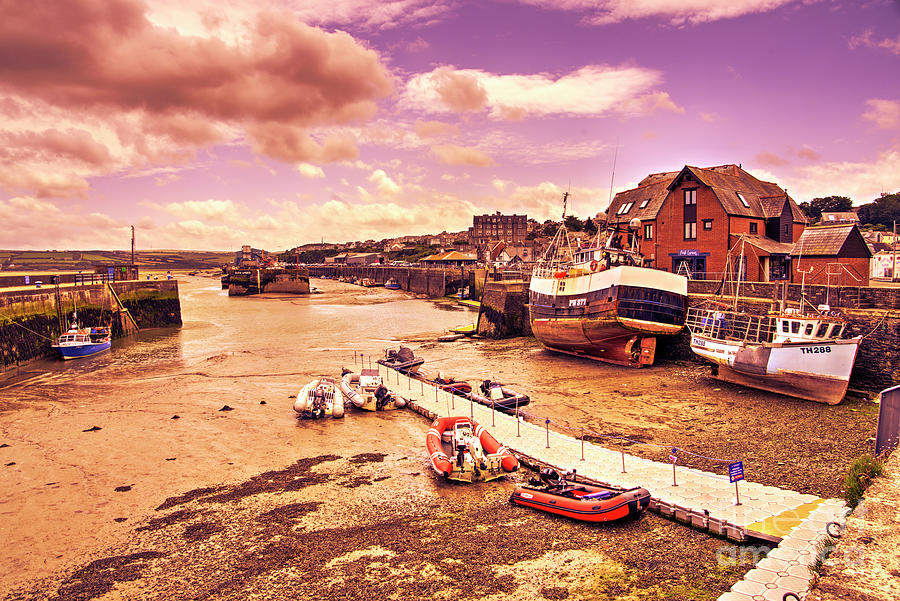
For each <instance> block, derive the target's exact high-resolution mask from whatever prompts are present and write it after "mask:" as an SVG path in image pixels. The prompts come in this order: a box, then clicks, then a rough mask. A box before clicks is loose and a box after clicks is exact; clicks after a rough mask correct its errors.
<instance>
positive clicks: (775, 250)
mask: <svg viewBox="0 0 900 601" xmlns="http://www.w3.org/2000/svg"><path fill="white" fill-rule="evenodd" d="M741 238H743V239H744V241H746V243H747V244H749V245H751V246H755V247H756V248H758V249H760V250H761V251H763V252H765V253H766V254H769V255H789V254H791V252H792V251H793V249H794V244H793V243H791V242H777V241H775V240H772V239H771V238H766V237H765V236H760V235H759V234H731V247H732V248H733V247H734V246H735V245H737V244H739V243H740V241H741Z"/></svg>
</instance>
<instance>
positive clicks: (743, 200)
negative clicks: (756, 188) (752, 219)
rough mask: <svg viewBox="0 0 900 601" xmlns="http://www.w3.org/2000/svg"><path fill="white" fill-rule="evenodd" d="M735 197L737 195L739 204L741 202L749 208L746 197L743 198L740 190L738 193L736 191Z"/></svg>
mask: <svg viewBox="0 0 900 601" xmlns="http://www.w3.org/2000/svg"><path fill="white" fill-rule="evenodd" d="M737 197H738V200H740V201H741V204H742V205H744V206H745V207H747V208H748V209H749V208H750V203H749V202H747V199H746V198H744V195H743V194H741V193H740V192H738V193H737Z"/></svg>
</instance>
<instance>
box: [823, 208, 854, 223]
mask: <svg viewBox="0 0 900 601" xmlns="http://www.w3.org/2000/svg"><path fill="white" fill-rule="evenodd" d="M831 222H835V223H841V222H844V223H859V216H858V215H857V214H856V213H854V212H852V211H847V212H840V211H823V212H822V223H831Z"/></svg>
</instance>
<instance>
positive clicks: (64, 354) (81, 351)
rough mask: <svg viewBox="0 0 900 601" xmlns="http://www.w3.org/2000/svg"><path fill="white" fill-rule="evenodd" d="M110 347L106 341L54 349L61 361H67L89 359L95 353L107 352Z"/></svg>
mask: <svg viewBox="0 0 900 601" xmlns="http://www.w3.org/2000/svg"><path fill="white" fill-rule="evenodd" d="M111 346H112V342H110V341H108V340H107V341H106V342H98V343H91V344H80V345H72V346H55V347H54V348H55V349H56V350H57V351H59V355H60V357H61V358H62V359H63V360H69V359H81V358H83V357H90V356H91V355H96V354H97V353H102V352H103V351H108V350H109V349H110V347H111Z"/></svg>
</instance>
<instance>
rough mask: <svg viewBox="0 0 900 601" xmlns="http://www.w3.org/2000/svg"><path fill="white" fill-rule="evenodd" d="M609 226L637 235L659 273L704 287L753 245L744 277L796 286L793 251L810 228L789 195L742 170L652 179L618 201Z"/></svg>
mask: <svg viewBox="0 0 900 601" xmlns="http://www.w3.org/2000/svg"><path fill="white" fill-rule="evenodd" d="M607 220H608V222H609V224H610V225H612V224H618V225H620V227H621V226H625V227H628V226H629V225H631V224H633V225H634V226H635V227H636V231H637V234H638V236H639V238H640V249H641V252H642V253H643V255H644V256H645V257H646V258H647V259H649V260H650V261H651V265H652V266H654V267H656V268H658V269H663V270H665V271H672V272H680V273H688V274H690V275H691V277H693V278H697V279H717V278H720V277H722V275H723V274H724V273H725V271H726V270H727V269H729V265H728V264H729V260H730V259H729V256H730V253H731V259H733V258H734V255H733V252H732V247H733V246H734V244H735V242H736V240H737V239H738V238H740V239H742V240H745V241H746V242H750V244H751V246H752V250H753V254H752V255H751V256H752V257H753V258H752V260H751V258H750V257H748V256H747V255H745V259H744V261H746V264H745V267H744V271H745V274H746V277H747V278H748V279H750V280H752V281H772V280H779V279H789V278H790V274H791V268H790V260H791V259H790V245H792V244H793V243H794V242H796V241H797V240H798V239H799V238H800V235H801V233H802V232H803V230H804V228H805V227H806V225H807V220H806V217H805V216H804V215H803V213H802V212H801V211H800V208H799V207H798V206H797V203H796V202H794V200H793V199H792V198H791V197H790V196H788V194H787V192H785V191H784V190H783V189H781V188H780V187H779V186H778V185H777V184H773V183H771V182H765V181H762V180H759V179H757V178H755V177H753V176H752V175H750V174H749V173H747V172H746V171H744V170H743V169H742V168H741V167H740V166H738V165H720V166H718V167H692V166H685V167H684V168H683V169H681V171H670V172H665V173H654V174H651V175H648V176H647V177H645V178H644V179H643V180H642V181H641V182H640V183H639V184H638V187H637V188H633V189H631V190H626V191H624V192H619V193H618V194H616V196H615V198H614V199H613V201H612V203H611V204H610V206H609V209H608V210H607ZM744 246H745V247H746V244H745V245H744ZM731 265H732V266H733V265H734V263H731Z"/></svg>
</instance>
